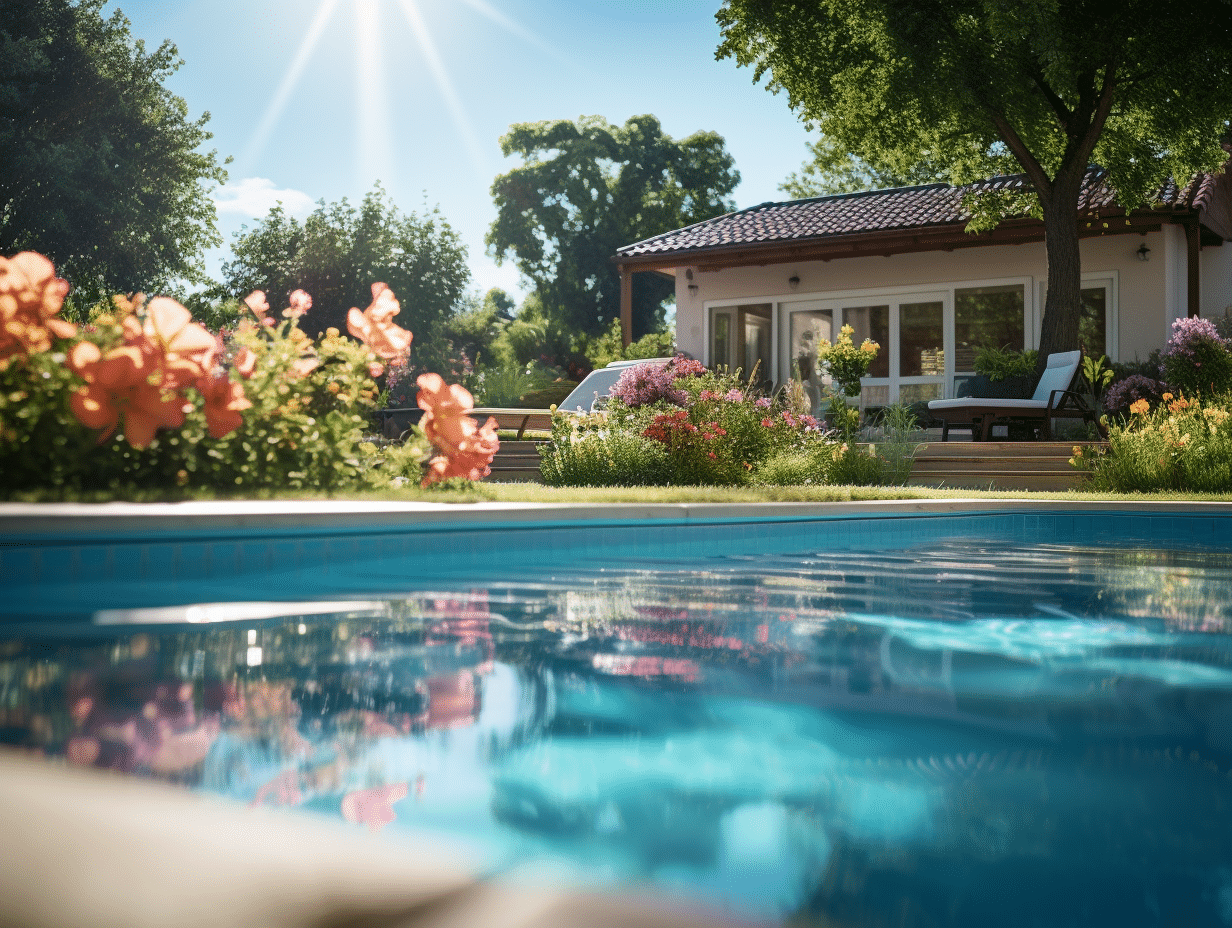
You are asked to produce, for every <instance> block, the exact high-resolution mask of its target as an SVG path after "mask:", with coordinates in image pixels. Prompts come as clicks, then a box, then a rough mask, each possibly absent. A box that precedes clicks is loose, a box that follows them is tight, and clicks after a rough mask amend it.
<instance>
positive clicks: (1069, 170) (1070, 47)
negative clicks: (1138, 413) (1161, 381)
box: [717, 0, 1232, 364]
mask: <svg viewBox="0 0 1232 928" xmlns="http://www.w3.org/2000/svg"><path fill="white" fill-rule="evenodd" d="M717 19H718V21H719V24H720V27H721V30H722V36H723V37H722V42H721V44H720V46H719V50H718V55H719V57H728V56H730V57H734V58H735V59H736V61H737V62H738V63H739V64H741V65H747V66H750V67H752V68H753V69H754V79H755V80H760V79H761V78H762V77H766V78H767V82H768V88H769V89H770V90H772V91H774V92H778V91H785V92H786V93H787V96H788V102H789V104H790V105H791V107H792V108H793V109H795V110H796V111H797V112H799V113H800V115H801V117H802V118H804V119H805V120H806V121H808V122H809V123H810V124H811V125H813V126H815V127H816V128H818V129H820V130H821V132H822V133H823V135H824V136H825V137H826V138H828V139H830V140H832V141H833V143H834V144H835V145H836V146H838V148H839V149H840V150H845V151H850V152H852V153H854V154H855V155H857V156H858V157H859V158H861V159H863V160H864V161H865V162H867V163H868V164H869V165H871V166H872V167H874V168H876V169H878V170H889V171H894V172H905V171H909V170H911V169H913V168H915V167H917V166H919V165H921V164H934V165H938V166H940V167H941V168H942V170H944V172H945V173H946V174H948V176H949V179H950V180H951V181H952V182H954V183H964V182H968V181H971V180H975V179H978V178H980V177H986V176H990V175H994V174H999V173H1010V172H1013V173H1016V172H1018V171H1022V172H1024V173H1025V174H1026V176H1027V178H1028V179H1029V180H1030V183H1031V185H1032V187H1033V197H1034V202H1033V203H1029V204H1026V208H1027V209H1030V210H1032V211H1034V212H1035V213H1036V214H1037V215H1039V216H1040V217H1041V218H1042V219H1043V221H1044V228H1045V241H1046V245H1047V250H1048V300H1047V305H1046V306H1045V310H1044V318H1043V331H1042V334H1041V340H1040V355H1041V361H1040V363H1041V364H1042V363H1043V360H1044V358H1045V357H1046V355H1047V354H1048V353H1049V352H1052V351H1059V350H1066V349H1072V348H1076V347H1078V323H1079V317H1080V312H1081V297H1080V291H1081V267H1080V262H1079V254H1078V217H1077V206H1078V195H1079V192H1080V189H1081V185H1082V182H1083V178H1084V175H1085V173H1086V171H1087V168H1088V166H1090V165H1092V164H1097V165H1099V166H1101V167H1103V168H1104V169H1105V170H1106V171H1107V179H1108V182H1109V183H1110V184H1111V186H1112V187H1113V188H1114V189H1115V190H1116V191H1117V197H1118V200H1119V202H1120V203H1121V205H1122V206H1124V207H1125V208H1126V209H1133V208H1138V207H1142V206H1146V205H1149V204H1150V202H1151V201H1152V199H1153V197H1154V195H1155V193H1156V192H1157V191H1158V190H1159V189H1160V186H1161V184H1162V183H1163V182H1164V181H1165V180H1166V179H1167V178H1168V177H1173V178H1176V179H1177V180H1178V181H1179V182H1180V183H1182V184H1183V183H1186V182H1187V181H1188V180H1189V178H1191V177H1192V176H1193V175H1194V174H1195V173H1197V172H1200V171H1214V170H1218V169H1219V168H1220V166H1221V165H1222V164H1223V162H1224V160H1225V159H1226V157H1227V155H1226V153H1225V152H1224V151H1223V149H1222V148H1221V147H1220V140H1221V137H1222V135H1223V134H1224V132H1225V131H1226V129H1227V126H1228V121H1229V119H1230V118H1232V56H1230V55H1229V54H1228V49H1229V48H1232V2H1230V0H1215V2H1211V3H1205V4H1183V3H1157V2H1153V0H1118V2H1116V3H1112V2H1108V0H1066V2H1063V3H1057V2H1055V0H1022V2H1017V3H1008V4H1007V3H1002V2H998V0H816V2H812V3H799V4H787V3H776V2H773V0H726V2H725V3H724V6H723V8H722V9H721V10H720V11H719V13H718V14H717ZM981 208H982V209H984V210H985V212H986V214H987V215H989V216H990V217H992V218H993V219H994V220H995V218H996V217H998V216H1004V215H1008V214H1011V213H1014V212H1021V211H1022V210H1023V209H1024V204H1023V203H1022V202H1021V201H1020V200H1019V201H1014V200H1012V199H1000V200H992V201H986V202H985V203H984V204H982V207H981Z"/></svg>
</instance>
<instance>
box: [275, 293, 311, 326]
mask: <svg viewBox="0 0 1232 928" xmlns="http://www.w3.org/2000/svg"><path fill="white" fill-rule="evenodd" d="M310 309H312V297H310V296H309V295H308V294H307V293H305V292H304V291H303V290H296V291H294V292H293V293H292V294H291V305H290V306H288V307H287V308H286V309H284V310H283V311H282V314H283V316H285V317H287V318H288V319H298V318H299V317H300V316H302V315H303V314H304V313H306V312H308V310H310Z"/></svg>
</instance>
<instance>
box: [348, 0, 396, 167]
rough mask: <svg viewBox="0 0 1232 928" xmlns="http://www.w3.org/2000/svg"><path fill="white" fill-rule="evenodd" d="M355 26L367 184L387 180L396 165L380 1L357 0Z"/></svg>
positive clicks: (360, 160) (361, 159)
mask: <svg viewBox="0 0 1232 928" xmlns="http://www.w3.org/2000/svg"><path fill="white" fill-rule="evenodd" d="M354 4H355V26H356V48H355V51H356V55H355V92H356V95H357V100H356V112H357V113H358V114H359V132H358V133H357V134H356V143H357V145H358V146H359V149H358V152H357V155H358V163H359V171H360V175H361V176H362V178H363V182H364V183H365V184H370V183H371V182H372V181H373V180H388V179H389V177H390V173H389V169H390V168H391V167H392V165H393V148H392V145H391V143H390V126H389V101H388V99H387V98H386V94H385V90H386V80H385V59H384V52H383V48H382V43H381V31H380V30H381V22H380V16H381V7H380V0H354Z"/></svg>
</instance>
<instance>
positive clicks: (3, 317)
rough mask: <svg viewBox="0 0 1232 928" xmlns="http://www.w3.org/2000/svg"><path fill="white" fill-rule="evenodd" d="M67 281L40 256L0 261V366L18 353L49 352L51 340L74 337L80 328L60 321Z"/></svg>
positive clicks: (27, 253) (22, 255)
mask: <svg viewBox="0 0 1232 928" xmlns="http://www.w3.org/2000/svg"><path fill="white" fill-rule="evenodd" d="M67 295H68V281H66V280H61V279H60V278H58V277H56V269H55V266H54V265H53V264H52V263H51V262H50V261H49V260H47V259H46V258H44V257H43V256H42V255H40V254H36V253H35V252H33V251H23V252H21V253H20V254H17V255H14V256H13V257H12V258H0V367H3V366H4V365H5V364H6V363H7V362H8V359H9V358H11V357H12V356H14V355H17V354H36V353H38V352H41V351H48V350H50V348H51V340H52V338H53V337H55V338H71V337H72V336H74V335H76V334H77V326H75V325H73V324H72V323H71V322H66V321H65V320H63V319H59V318H57V316H58V314H59V312H60V307H61V306H63V305H64V297H65V296H67Z"/></svg>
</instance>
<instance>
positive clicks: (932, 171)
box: [779, 137, 946, 199]
mask: <svg viewBox="0 0 1232 928" xmlns="http://www.w3.org/2000/svg"><path fill="white" fill-rule="evenodd" d="M809 151H810V152H812V154H813V158H812V160H811V161H806V162H805V163H804V165H803V167H801V168H800V173H798V174H792V175H790V176H789V177H788V178H787V180H785V181H783V183H781V184H779V189H780V190H782V191H783V192H784V193H786V194H789V195H790V196H793V197H796V198H798V199H805V198H807V197H824V196H830V195H831V194H836V193H858V192H859V191H861V190H883V189H885V188H887V187H911V186H914V185H916V184H931V183H935V182H936V181H943V180H945V179H946V175H945V173H944V171H943V170H941V169H940V168H938V167H937V166H936V165H934V164H930V163H927V162H925V163H923V164H918V165H914V166H912V167H910V168H908V169H906V170H898V171H896V170H893V169H884V170H883V169H879V168H877V167H874V166H873V165H871V164H869V163H868V162H867V161H864V160H863V159H861V158H858V157H856V156H855V155H853V154H852V153H851V152H849V151H846V150H844V149H842V148H840V147H839V146H838V145H836V144H835V143H834V140H833V139H828V138H825V137H822V138H820V139H818V140H817V141H816V142H812V143H810V144H809Z"/></svg>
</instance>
